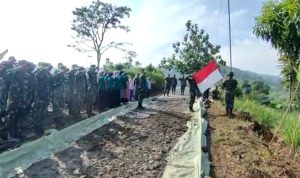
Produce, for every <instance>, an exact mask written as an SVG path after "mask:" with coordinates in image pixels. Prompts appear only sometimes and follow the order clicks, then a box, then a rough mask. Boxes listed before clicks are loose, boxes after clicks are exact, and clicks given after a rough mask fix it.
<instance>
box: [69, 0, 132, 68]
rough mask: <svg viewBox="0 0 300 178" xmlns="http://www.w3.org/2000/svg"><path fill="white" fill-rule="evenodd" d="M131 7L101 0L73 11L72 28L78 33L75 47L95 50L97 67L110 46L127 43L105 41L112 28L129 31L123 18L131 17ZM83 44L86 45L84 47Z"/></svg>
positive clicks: (118, 46)
mask: <svg viewBox="0 0 300 178" xmlns="http://www.w3.org/2000/svg"><path fill="white" fill-rule="evenodd" d="M130 12H131V9H130V8H129V7H126V6H121V7H116V6H113V5H112V4H109V3H104V2H101V1H99V0H97V1H93V2H92V3H91V4H90V5H89V6H83V7H81V8H76V9H75V10H74V11H73V15H74V16H75V17H74V20H73V24H72V28H71V29H72V30H74V31H75V32H76V34H77V36H76V37H77V40H76V42H75V44H74V45H69V46H70V47H74V48H75V49H77V50H78V51H79V52H89V51H95V52H96V54H97V67H98V68H99V65H100V60H101V56H102V54H103V53H104V52H106V51H107V50H108V49H110V48H118V49H122V46H123V45H124V44H126V43H123V42H114V41H112V42H109V43H104V39H105V36H106V34H107V32H108V31H109V30H111V29H121V30H125V31H127V32H128V31H129V27H127V26H124V25H122V23H121V20H122V19H124V18H126V17H129V15H130ZM81 45H84V47H83V48H82V47H81Z"/></svg>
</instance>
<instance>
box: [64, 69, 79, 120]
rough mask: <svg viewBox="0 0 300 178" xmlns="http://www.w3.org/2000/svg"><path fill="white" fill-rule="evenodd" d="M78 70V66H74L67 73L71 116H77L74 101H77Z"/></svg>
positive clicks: (67, 94) (68, 103)
mask: <svg viewBox="0 0 300 178" xmlns="http://www.w3.org/2000/svg"><path fill="white" fill-rule="evenodd" d="M77 70H78V66H77V65H75V64H73V65H72V69H71V70H70V71H68V72H67V73H66V79H67V80H66V84H65V91H66V103H67V105H68V110H69V114H70V115H73V116H76V111H75V110H74V103H75V101H74V99H75V91H74V90H75V87H74V86H75V73H76V72H77Z"/></svg>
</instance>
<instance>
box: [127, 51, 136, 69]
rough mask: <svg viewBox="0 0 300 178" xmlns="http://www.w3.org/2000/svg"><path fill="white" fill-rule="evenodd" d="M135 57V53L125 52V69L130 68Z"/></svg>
mask: <svg viewBox="0 0 300 178" xmlns="http://www.w3.org/2000/svg"><path fill="white" fill-rule="evenodd" d="M136 57H137V53H136V52H135V51H127V52H126V54H125V59H126V63H125V65H126V66H127V68H130V67H131V66H132V63H133V59H134V58H136Z"/></svg>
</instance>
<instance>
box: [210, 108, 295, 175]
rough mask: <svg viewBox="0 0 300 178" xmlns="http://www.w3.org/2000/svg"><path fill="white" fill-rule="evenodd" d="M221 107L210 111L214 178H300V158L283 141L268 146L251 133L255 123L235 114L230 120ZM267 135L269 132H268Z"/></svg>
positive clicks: (279, 140)
mask: <svg viewBox="0 0 300 178" xmlns="http://www.w3.org/2000/svg"><path fill="white" fill-rule="evenodd" d="M224 113H225V109H224V108H223V107H222V106H221V105H220V104H216V103H214V104H212V106H211V108H210V109H209V116H208V118H209V124H210V133H211V156H212V164H213V165H212V177H217V178H240V177H241V178H271V177H280V178H298V177H300V158H299V156H297V155H296V154H294V153H293V152H290V151H291V150H290V148H289V147H288V146H287V145H285V144H284V143H283V141H282V139H280V138H279V139H278V141H276V142H275V143H272V144H271V145H269V146H268V144H267V143H268V142H267V141H265V140H264V139H262V137H264V138H267V137H265V135H261V136H258V135H257V134H256V133H254V132H253V131H252V128H253V122H251V121H246V120H245V119H246V118H245V115H243V114H241V113H237V112H236V117H235V118H233V119H229V118H228V117H226V116H225V115H224ZM266 133H267V132H266Z"/></svg>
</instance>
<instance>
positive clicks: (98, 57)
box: [97, 52, 101, 71]
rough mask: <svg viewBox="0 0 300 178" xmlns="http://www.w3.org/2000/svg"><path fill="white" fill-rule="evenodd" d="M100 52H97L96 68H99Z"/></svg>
mask: <svg viewBox="0 0 300 178" xmlns="http://www.w3.org/2000/svg"><path fill="white" fill-rule="evenodd" d="M100 60H101V53H100V52H97V69H98V71H99V70H100Z"/></svg>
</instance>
